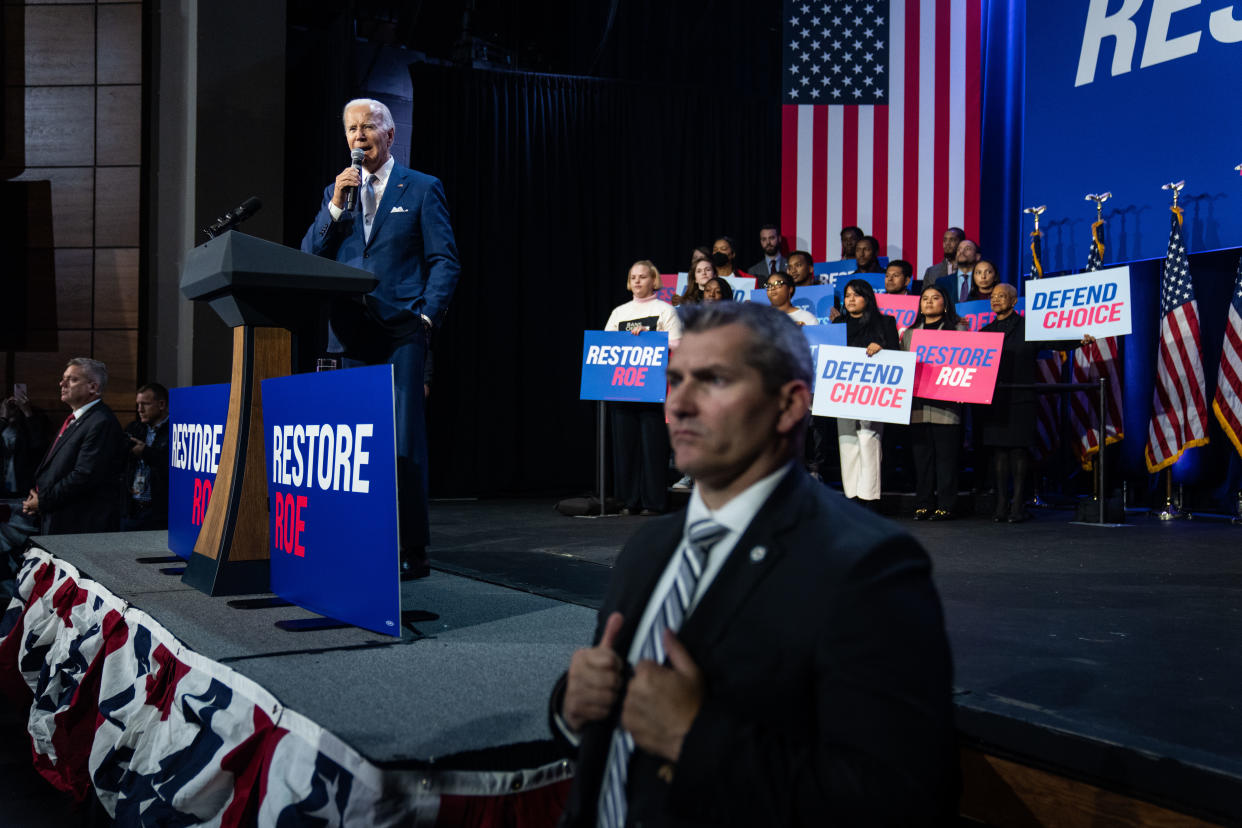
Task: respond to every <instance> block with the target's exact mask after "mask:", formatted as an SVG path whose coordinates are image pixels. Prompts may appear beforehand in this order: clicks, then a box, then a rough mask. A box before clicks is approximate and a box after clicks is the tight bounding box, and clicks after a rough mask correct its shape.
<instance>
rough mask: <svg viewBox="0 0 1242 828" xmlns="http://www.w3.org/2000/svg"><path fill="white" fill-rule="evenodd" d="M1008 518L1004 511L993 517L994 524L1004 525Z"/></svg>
mask: <svg viewBox="0 0 1242 828" xmlns="http://www.w3.org/2000/svg"><path fill="white" fill-rule="evenodd" d="M1007 517H1008V515H1007V514H1006V513H1005V512H1004V510H1002V511H999V512H996V513H995V514H994V515H992V522H993V523H1004V522H1005V519H1006V518H1007Z"/></svg>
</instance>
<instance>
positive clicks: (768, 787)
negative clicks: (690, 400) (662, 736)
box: [551, 467, 957, 826]
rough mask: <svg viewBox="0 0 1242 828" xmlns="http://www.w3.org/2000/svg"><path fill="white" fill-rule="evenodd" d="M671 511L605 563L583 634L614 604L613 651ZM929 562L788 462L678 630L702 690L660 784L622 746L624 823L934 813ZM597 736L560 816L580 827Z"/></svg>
mask: <svg viewBox="0 0 1242 828" xmlns="http://www.w3.org/2000/svg"><path fill="white" fill-rule="evenodd" d="M684 519H685V514H684V512H681V513H678V514H675V515H670V516H668V517H664V518H660V519H658V520H653V521H651V522H649V523H647V524H646V525H645V526H644V527H643V528H642V529H641V530H640V531H639V532H638V534H636V535H635V536H634V538H633V539H632V540H631V541H630V542H629V543H628V544H626V547H625V549H624V551H622V553H621V556H620V558H619V559H618V560H617V564H616V568H615V570H614V572H613V579H612V583H611V585H610V587H609V590H608V595H607V597H606V598H605V599H604V603H603V606H601V608H600V611H599V619H598V623H597V626H596V631H595V640H596V641H598V640H599V637H600V635H601V632H602V628H603V625H604V622H605V621H606V620H607V618H608V616H609V614H611V613H612V612H613V611H614V610H618V611H620V612H621V613H622V614H623V615H624V617H625V627H624V628H623V629H622V631H621V635H620V640H619V641H618V646H617V651H618V652H619V653H620V654H621V655H622V657H623V658H624V657H625V654H626V653H628V652H629V648H630V644H631V641H632V637H633V635H634V627H635V625H636V624H637V623H638V621H639V619H640V617H641V616H642V613H643V609H644V607H645V606H646V604H647V601H648V599H649V596H650V593H651V590H652V589H653V587H654V585H655V583H656V581H657V580H658V579H659V577H660V574H661V573H662V572H663V571H664V567H665V565H666V563H667V561H668V558H669V556H670V555H672V554H673V552H674V551H675V550H676V548H677V546H678V543H679V541H680V539H681V534H682V526H683V521H684ZM930 569H931V567H930V563H929V561H928V558H927V555H926V553H925V552H924V551H923V550H922V548H921V547H920V546H919V545H918V543H917V542H916V541H914V539H912V538H911V537H909V536H908V535H906V534H904V533H903V532H901V531H900V530H898V528H897V527H896V526H894V525H893V524H891V523H889V522H887V521H885V520H883V519H881V518H878V517H876V516H874V515H872V514H870V513H868V512H866V511H864V510H863V509H861V508H859V507H857V506H855V505H854V504H851V503H849V502H848V501H847V500H845V499H844V498H843V497H842V496H841V495H840V494H838V493H835V492H831V491H829V490H828V489H827V488H825V487H824V486H822V485H820V484H818V483H815V482H814V481H813V480H812V479H811V478H810V477H808V475H807V474H806V473H805V472H804V471H803V470H802V469H801V468H800V467H798V468H794V469H792V470H791V471H790V472H789V474H788V475H787V476H786V477H785V479H784V480H782V481H781V483H780V484H779V485H778V486H777V489H776V491H775V492H774V493H773V494H772V496H771V497H770V498H769V500H768V502H767V503H766V504H765V505H764V506H763V508H762V509H761V510H760V511H759V513H758V514H757V515H756V517H755V519H754V521H752V523H751V525H750V527H749V528H748V529H747V530H746V531H745V532H744V533H743V535H742V537H741V539H740V540H739V542H738V545H737V547H736V548H735V549H734V550H733V553H732V554H731V555H730V557H729V560H728V561H727V562H726V564H725V566H724V568H723V569H722V570H721V572H720V574H719V575H718V576H717V579H716V580H715V581H714V582H713V583H712V585H711V587H710V589H709V590H708V592H707V593H706V595H705V596H704V597H703V599H702V601H701V603H700V604H699V606H698V607H697V608H696V609H695V611H694V612H693V613H692V614H691V616H690V617H689V618H688V619H687V620H686V623H685V624H684V626H683V627H682V629H681V631H680V633H679V637H680V638H681V641H682V642H683V643H684V644H685V645H686V647H687V648H688V649H689V651H690V653H691V655H692V656H693V657H694V660H695V662H696V663H697V664H698V666H699V667H700V669H701V670H702V671H703V675H704V679H705V683H706V689H707V696H706V698H705V700H704V703H703V706H702V708H701V709H700V711H699V714H698V716H697V718H696V719H695V721H694V724H693V726H692V727H691V729H690V732H689V733H688V734H687V736H686V738H685V741H684V743H683V747H682V753H681V759H680V761H679V762H678V763H677V766H676V768H675V769H672V770H673V774H672V781H671V784H670V783H668V782H666V781H664V780H663V779H662V778H661V777H665V778H667V777H668V776H669V773H668V771H669V770H670V769H671V768H665V769H664V770H663V771H662V768H663V766H665V764H666V763H665V762H664V761H663V760H662V759H658V758H656V757H653V756H651V755H650V754H646V753H644V752H642V751H641V750H640V751H638V752H636V753H635V755H634V758H633V760H632V763H631V765H630V796H629V800H630V810H629V815H630V819H632V820H635V821H642V823H643V824H644V825H657V826H672V825H745V826H754V825H862V824H875V825H881V824H882V825H893V824H910V823H914V824H930V823H935V822H938V821H940V820H941V818H942V817H943V816H944V815H946V814H949V813H952V812H953V810H954V808H955V805H956V790H957V782H956V780H957V770H956V768H957V758H956V753H955V749H954V736H953V725H952V704H951V699H950V694H951V684H952V665H951V661H950V656H949V647H948V642H947V640H946V637H945V632H944V620H943V617H942V614H941V609H940V601H939V598H938V597H937V595H936V591H935V589H934V587H933V586H932V582H931V577H930ZM564 682H565V679H564V677H562V680H561V682H560V683H559V684H558V685H557V689H556V690H555V691H554V692H553V696H552V701H551V706H552V710H554V711H559V710H560V706H561V700H562V698H563V694H564ZM612 726H613V722H606V723H596V724H592V725H589V726H587V727H586V728H584V732H583V734H582V743H581V746H580V749H579V751H578V761H579V764H578V769H577V775H576V778H575V783H574V787H573V791H572V793H571V795H570V799H569V802H568V804H567V808H566V812H565V818H564V820H563V822H564V823H565V824H568V825H575V826H577V825H591V824H594V820H595V815H596V807H597V802H598V798H599V791H600V784H601V776H602V774H603V771H604V767H605V761H606V758H607V749H608V743H609V740H610V737H611V729H612ZM553 732H554V733H555V734H557V735H558V736H560V733H559V730H558V729H556V728H555V727H554V728H553ZM560 738H561V739H562V740H563V736H560ZM563 744H564V745H565V746H566V747H567V748H568V747H569V743H568V742H567V741H563Z"/></svg>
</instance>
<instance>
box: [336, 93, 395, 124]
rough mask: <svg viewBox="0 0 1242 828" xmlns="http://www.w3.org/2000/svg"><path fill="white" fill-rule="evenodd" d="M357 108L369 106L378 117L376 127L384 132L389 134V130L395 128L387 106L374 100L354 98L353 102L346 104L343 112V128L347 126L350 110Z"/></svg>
mask: <svg viewBox="0 0 1242 828" xmlns="http://www.w3.org/2000/svg"><path fill="white" fill-rule="evenodd" d="M355 106H369V107H370V108H371V111H372V112H373V113H375V115H376V118H375V120H376V121H377V122H378V123H377V124H376V126H378V127H379V128H380V129H382V130H383V131H385V132H387V131H388V130H390V129H393V128H394V127H393V123H392V113H391V112H389V111H388V107H387V106H385V105H384V104H383V103H382V102H381V101H377V100H375V99H374V98H354V99H353V100H352V101H350V102H349V103H347V104H345V108H344V109H342V110H341V125H342V126H344V125H345V115H346V113H348V112H349V110H351V109H353V108H354V107H355Z"/></svg>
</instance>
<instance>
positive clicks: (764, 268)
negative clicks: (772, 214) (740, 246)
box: [750, 224, 788, 279]
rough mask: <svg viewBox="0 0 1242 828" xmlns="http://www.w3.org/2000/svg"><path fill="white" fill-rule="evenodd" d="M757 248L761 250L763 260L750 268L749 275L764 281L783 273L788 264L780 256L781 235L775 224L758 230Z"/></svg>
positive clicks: (766, 225)
mask: <svg viewBox="0 0 1242 828" xmlns="http://www.w3.org/2000/svg"><path fill="white" fill-rule="evenodd" d="M759 246H760V247H761V248H763V258H762V259H760V260H759V261H757V262H755V263H754V264H753V265H751V266H750V274H751V275H752V276H754V277H755V278H756V279H766V278H767V277H768V276H775V275H776V274H777V273H781V272H783V271H784V270H785V267H786V265H787V263H788V262H787V260H786V259H785V257H784V256H782V255H781V233H780V230H778V229H777V227H776V225H775V224H765V225H763V227H762V228H761V229H760V230H759Z"/></svg>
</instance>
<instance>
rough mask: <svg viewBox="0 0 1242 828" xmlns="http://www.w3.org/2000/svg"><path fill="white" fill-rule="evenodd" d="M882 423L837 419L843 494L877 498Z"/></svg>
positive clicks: (869, 498)
mask: <svg viewBox="0 0 1242 828" xmlns="http://www.w3.org/2000/svg"><path fill="white" fill-rule="evenodd" d="M883 435H884V423H879V422H872V421H871V420H846V419H843V418H840V417H838V418H837V444H838V445H839V446H840V448H841V487H842V488H843V489H844V490H845V496H846V497H856V498H858V499H859V500H879V499H880V440H881V437H883Z"/></svg>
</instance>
